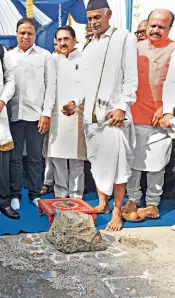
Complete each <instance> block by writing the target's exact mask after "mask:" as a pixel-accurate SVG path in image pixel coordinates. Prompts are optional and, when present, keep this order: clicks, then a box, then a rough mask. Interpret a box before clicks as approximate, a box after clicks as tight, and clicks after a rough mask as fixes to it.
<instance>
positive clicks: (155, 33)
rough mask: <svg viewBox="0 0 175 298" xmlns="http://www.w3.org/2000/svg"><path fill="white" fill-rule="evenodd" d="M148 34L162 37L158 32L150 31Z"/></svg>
mask: <svg viewBox="0 0 175 298" xmlns="http://www.w3.org/2000/svg"><path fill="white" fill-rule="evenodd" d="M150 36H157V37H162V35H161V34H160V33H158V32H152V33H150Z"/></svg>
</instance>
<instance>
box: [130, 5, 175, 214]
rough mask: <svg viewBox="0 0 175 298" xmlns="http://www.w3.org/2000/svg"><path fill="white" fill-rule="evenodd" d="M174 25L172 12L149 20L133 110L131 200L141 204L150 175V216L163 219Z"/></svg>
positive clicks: (140, 46)
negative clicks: (165, 98)
mask: <svg viewBox="0 0 175 298" xmlns="http://www.w3.org/2000/svg"><path fill="white" fill-rule="evenodd" d="M173 22H174V15H173V13H172V12H170V11H168V10H165V9H158V10H155V11H153V12H151V13H150V15H149V17H148V26H147V37H148V40H144V41H142V42H140V43H138V44H137V49H138V74H139V86H138V90H137V101H136V103H135V104H134V105H133V106H132V107H131V112H132V116H133V121H134V124H135V132H136V148H135V151H134V153H135V159H134V163H133V166H132V176H131V178H130V179H129V182H128V185H127V192H128V196H129V199H130V200H132V201H134V202H135V204H136V205H138V206H139V205H140V199H141V197H142V192H141V189H140V178H141V173H142V171H143V172H147V191H146V198H145V200H146V205H147V210H146V211H147V217H150V218H158V217H159V216H160V214H159V210H158V208H157V207H158V206H159V204H160V199H161V195H162V192H163V191H162V188H163V184H164V173H165V170H164V169H165V166H166V165H167V164H168V162H169V160H170V155H171V148H172V141H171V138H170V137H169V136H168V134H167V131H166V130H163V129H162V128H161V127H160V120H161V119H162V117H163V104H162V89H163V85H164V82H165V80H166V75H167V71H168V67H169V63H170V59H171V54H172V52H173V51H174V49H175V42H174V41H173V40H171V39H170V38H169V37H168V35H169V32H170V30H171V28H172V25H173Z"/></svg>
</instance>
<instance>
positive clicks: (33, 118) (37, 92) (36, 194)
mask: <svg viewBox="0 0 175 298" xmlns="http://www.w3.org/2000/svg"><path fill="white" fill-rule="evenodd" d="M36 30H37V29H36V25H35V22H34V21H33V19H29V18H22V19H21V20H19V21H18V23H17V30H16V32H17V40H18V46H17V47H16V48H15V49H13V50H12V51H10V52H9V55H10V57H11V61H12V66H13V69H14V74H15V80H16V89H15V94H14V96H13V98H12V101H11V108H12V116H11V133H12V137H13V140H14V143H15V146H14V150H13V151H12V153H11V160H10V188H11V198H12V201H11V206H12V208H13V209H16V210H17V209H19V208H20V199H21V188H22V155H23V148H24V142H25V140H26V149H27V155H28V184H29V185H28V195H29V199H30V201H31V202H32V203H33V204H34V205H35V206H38V200H39V199H40V189H41V182H42V173H43V158H42V149H43V140H44V135H45V133H46V132H47V131H48V130H49V127H50V117H51V113H52V109H53V106H54V102H55V87H56V74H55V66H54V61H53V59H52V55H51V54H50V53H49V52H48V51H46V50H44V49H42V48H40V47H38V46H36V45H35V39H36Z"/></svg>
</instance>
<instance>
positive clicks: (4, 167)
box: [0, 151, 11, 208]
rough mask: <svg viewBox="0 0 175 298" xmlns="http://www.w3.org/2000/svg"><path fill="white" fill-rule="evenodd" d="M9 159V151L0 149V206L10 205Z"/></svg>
mask: <svg viewBox="0 0 175 298" xmlns="http://www.w3.org/2000/svg"><path fill="white" fill-rule="evenodd" d="M9 161H10V151H7V152H3V151H0V208H6V207H9V206H10V201H11V198H10V185H9Z"/></svg>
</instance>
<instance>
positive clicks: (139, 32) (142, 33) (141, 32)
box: [134, 30, 146, 36]
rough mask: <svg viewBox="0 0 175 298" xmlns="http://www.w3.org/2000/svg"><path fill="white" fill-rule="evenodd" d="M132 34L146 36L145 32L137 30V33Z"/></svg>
mask: <svg viewBox="0 0 175 298" xmlns="http://www.w3.org/2000/svg"><path fill="white" fill-rule="evenodd" d="M134 34H135V35H136V36H138V35H139V34H140V35H146V30H139V31H136V32H134Z"/></svg>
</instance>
